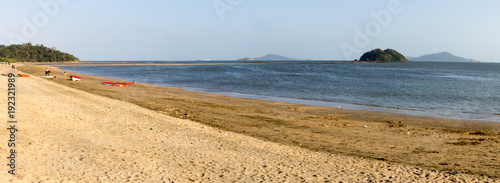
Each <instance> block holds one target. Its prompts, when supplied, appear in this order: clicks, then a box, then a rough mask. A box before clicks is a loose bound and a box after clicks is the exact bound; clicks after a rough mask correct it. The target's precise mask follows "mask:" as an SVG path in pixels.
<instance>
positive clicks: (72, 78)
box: [69, 76, 82, 81]
mask: <svg viewBox="0 0 500 183" xmlns="http://www.w3.org/2000/svg"><path fill="white" fill-rule="evenodd" d="M69 78H71V80H72V81H80V80H81V79H82V78H81V77H78V76H70V77H69Z"/></svg>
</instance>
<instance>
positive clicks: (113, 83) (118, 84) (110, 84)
mask: <svg viewBox="0 0 500 183" xmlns="http://www.w3.org/2000/svg"><path fill="white" fill-rule="evenodd" d="M102 84H103V85H109V86H128V85H133V84H134V82H132V83H120V82H102Z"/></svg>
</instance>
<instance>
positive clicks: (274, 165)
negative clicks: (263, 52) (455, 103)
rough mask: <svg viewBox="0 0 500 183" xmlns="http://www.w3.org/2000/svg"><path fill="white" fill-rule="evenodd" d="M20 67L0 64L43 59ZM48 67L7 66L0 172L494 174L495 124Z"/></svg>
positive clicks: (345, 176)
mask: <svg viewBox="0 0 500 183" xmlns="http://www.w3.org/2000/svg"><path fill="white" fill-rule="evenodd" d="M17 67H18V69H19V70H16V71H13V70H11V69H10V67H7V66H1V67H0V71H1V72H2V73H9V72H13V73H28V74H31V75H34V76H36V75H43V74H44V71H45V69H46V68H47V66H43V65H27V66H17ZM49 68H50V69H51V71H52V75H55V76H57V79H56V80H52V79H43V78H38V77H28V78H21V77H16V81H15V84H16V114H17V119H18V123H17V124H16V125H17V126H16V127H17V129H18V131H16V147H15V149H16V151H17V152H18V153H16V171H15V173H16V175H11V174H8V171H9V170H10V168H9V167H8V166H5V164H7V163H8V159H6V158H2V159H3V160H2V161H3V162H2V163H3V164H4V166H2V167H1V168H0V170H1V173H0V182H127V181H129V182H332V181H335V182H340V181H342V182H370V181H373V182H379V181H389V182H391V181H392V182H500V181H499V179H498V178H499V177H500V160H499V157H498V156H499V154H500V123H488V122H475V121H463V120H450V119H438V118H430V117H415V116H405V115H397V114H383V113H375V112H368V111H349V110H343V109H336V108H327V107H315V106H305V105H298V104H290V103H278V102H273V101H261V100H251V99H243V98H231V97H227V96H220V95H215V94H208V93H197V92H189V91H186V90H182V89H176V88H167V87H159V86H154V85H148V84H141V83H136V84H134V85H132V86H127V87H113V86H105V85H101V84H100V82H103V81H114V80H110V79H107V78H102V77H95V76H87V75H83V74H76V73H71V72H69V73H68V76H70V75H78V76H81V77H82V81H75V82H73V81H69V80H64V79H63V73H62V72H63V71H61V70H59V69H58V68H56V67H52V66H49ZM7 83H8V77H2V79H1V80H0V89H1V91H3V92H4V93H5V94H4V95H5V96H4V97H2V98H1V101H2V103H3V104H7V103H8V102H7V96H6V94H7V90H8V88H7ZM1 110H2V113H3V114H7V107H6V105H4V107H3V108H2V109H1ZM1 119H3V120H2V126H1V127H2V129H3V130H2V131H3V132H2V133H0V134H1V137H0V140H1V141H3V142H4V143H2V145H0V152H1V154H2V156H3V157H7V156H9V150H10V149H11V147H8V146H7V141H8V138H9V136H8V131H7V130H6V129H7V128H9V124H8V123H7V121H8V118H7V115H3V117H2V118H1ZM4 132H6V133H4Z"/></svg>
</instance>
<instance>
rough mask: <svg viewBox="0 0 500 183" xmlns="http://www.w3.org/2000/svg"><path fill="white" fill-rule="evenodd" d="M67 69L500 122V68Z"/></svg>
mask: <svg viewBox="0 0 500 183" xmlns="http://www.w3.org/2000/svg"><path fill="white" fill-rule="evenodd" d="M155 63H171V62H155ZM186 63H194V62H186ZM202 63H210V62H202ZM62 69H63V70H67V71H74V72H78V73H82V74H89V75H95V76H103V77H109V78H114V79H117V80H124V81H135V82H141V83H149V84H155V85H160V86H169V87H177V88H184V89H188V90H192V91H201V92H210V93H217V94H224V95H229V96H234V97H245V98H255V99H266V100H275V101H280V102H292V103H301V104H308V105H317V106H329V107H339V108H344V109H354V110H371V111H379V112H389V113H401V114H409V115H417V116H434V117H441V118H452V119H467V120H480V121H493V122H500V64H499V63H438V62H407V63H406V62H405V63H357V64H297V63H289V64H285V63H281V64H228V65H179V66H165V65H160V66H158V65H153V66H151V65H149V66H148V65H144V66H134V67H103V66H78V67H75V68H73V67H67V68H64V67H63V68H62Z"/></svg>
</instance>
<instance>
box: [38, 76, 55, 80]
mask: <svg viewBox="0 0 500 183" xmlns="http://www.w3.org/2000/svg"><path fill="white" fill-rule="evenodd" d="M38 77H39V78H48V79H53V78H54V77H55V76H38Z"/></svg>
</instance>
